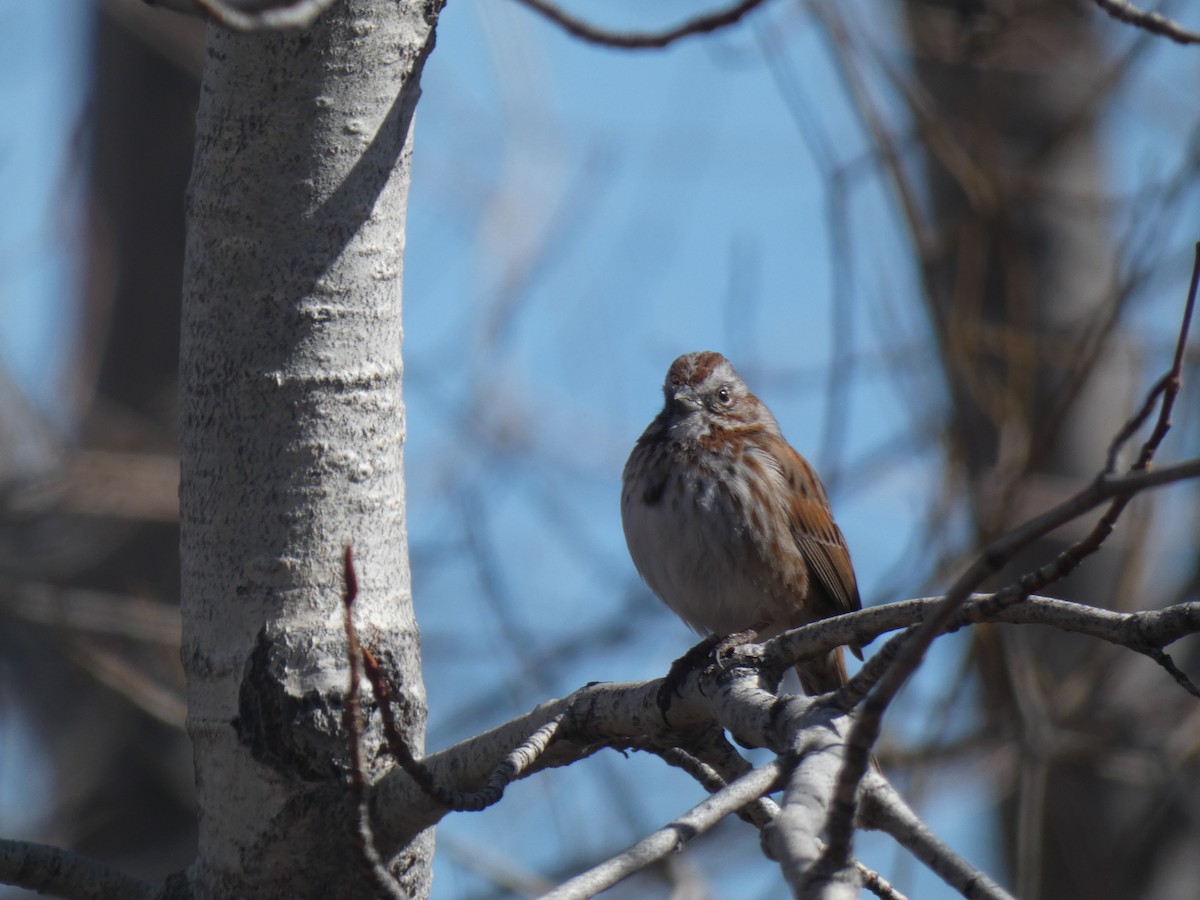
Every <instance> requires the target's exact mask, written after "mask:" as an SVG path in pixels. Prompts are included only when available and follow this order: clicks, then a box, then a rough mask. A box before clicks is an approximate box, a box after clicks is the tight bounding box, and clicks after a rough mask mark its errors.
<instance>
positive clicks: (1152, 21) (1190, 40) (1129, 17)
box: [1095, 0, 1200, 44]
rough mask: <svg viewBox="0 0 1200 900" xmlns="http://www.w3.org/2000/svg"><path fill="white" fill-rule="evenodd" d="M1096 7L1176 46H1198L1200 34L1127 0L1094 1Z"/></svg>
mask: <svg viewBox="0 0 1200 900" xmlns="http://www.w3.org/2000/svg"><path fill="white" fill-rule="evenodd" d="M1095 3H1096V5H1097V6H1099V7H1100V8H1101V9H1102V10H1104V11H1105V12H1106V13H1108V14H1109V15H1110V16H1112V17H1113V18H1114V19H1117V20H1118V21H1121V22H1125V23H1126V24H1128V25H1134V26H1136V27H1138V28H1142V29H1145V30H1146V31H1149V32H1150V33H1151V34H1158V35H1162V36H1163V37H1165V38H1170V39H1171V40H1173V41H1175V42H1176V43H1177V44H1200V33H1197V32H1195V31H1188V30H1187V29H1186V28H1184V27H1183V26H1182V25H1179V24H1178V23H1177V22H1172V21H1171V20H1170V19H1168V18H1167V17H1166V16H1163V15H1160V14H1159V13H1156V12H1150V11H1149V10H1145V9H1140V8H1138V7H1136V6H1134V5H1133V4H1132V3H1130V2H1128V0H1095Z"/></svg>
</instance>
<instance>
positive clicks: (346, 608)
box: [342, 545, 405, 900]
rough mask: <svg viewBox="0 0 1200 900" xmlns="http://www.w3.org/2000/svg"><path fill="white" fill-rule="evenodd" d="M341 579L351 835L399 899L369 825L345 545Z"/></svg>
mask: <svg viewBox="0 0 1200 900" xmlns="http://www.w3.org/2000/svg"><path fill="white" fill-rule="evenodd" d="M342 579H343V587H342V609H343V612H344V614H345V628H346V640H347V641H349V643H350V652H349V654H348V655H349V657H350V687H349V688H348V689H347V691H346V708H345V711H344V712H343V714H342V722H343V724H344V725H345V727H346V731H347V733H348V734H349V735H350V794H351V797H352V799H353V800H354V811H355V817H354V826H355V827H354V838H355V843H356V845H357V846H358V852H359V854H360V855H361V856H362V858H363V862H365V863H366V864H367V868H368V869H369V870H370V872H371V878H372V879H373V880H374V882H375V885H376V886H377V887H378V888H379V889H380V890H381V891H383V893H384V895H385V896H387V897H390V898H391V900H403V898H404V896H405V892H404V891H403V890H402V888H401V886H400V883H399V882H398V881H397V880H396V879H395V878H394V877H392V874H391V873H390V872H389V871H388V870H387V866H386V865H384V862H383V859H382V857H380V855H379V849H378V848H377V847H376V846H375V833H374V829H372V827H371V805H370V802H369V800H368V798H367V783H368V777H367V772H366V767H365V766H364V765H363V758H362V741H363V734H362V732H363V727H362V709H361V707H360V704H359V694H360V687H359V685H360V684H361V682H362V662H363V648H362V645H361V644H360V643H359V642H358V633H357V631H356V630H355V628H354V601H355V600H356V599H358V574H357V573H356V572H355V570H354V557H353V554H352V553H351V550H350V546H349V545H347V546H346V552H345V555H344V556H343V558H342Z"/></svg>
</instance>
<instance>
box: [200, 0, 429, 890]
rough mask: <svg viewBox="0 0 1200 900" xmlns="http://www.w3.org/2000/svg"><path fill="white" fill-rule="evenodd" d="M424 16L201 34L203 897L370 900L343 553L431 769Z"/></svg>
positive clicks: (422, 876)
mask: <svg viewBox="0 0 1200 900" xmlns="http://www.w3.org/2000/svg"><path fill="white" fill-rule="evenodd" d="M440 5H441V4H440V3H438V2H436V0H431V2H430V3H428V4H424V3H410V2H396V0H346V2H343V3H339V4H336V5H335V7H334V8H333V9H331V10H330V11H329V12H328V13H327V14H326V15H324V16H322V18H321V19H320V20H319V21H318V22H317V23H316V25H315V26H314V27H313V28H312V29H310V30H309V31H306V32H303V33H287V34H280V33H264V34H252V35H237V34H233V33H230V32H228V31H224V30H222V29H220V28H216V27H213V28H211V29H210V34H209V41H208V48H207V61H206V66H205V73H204V81H203V86H202V94H201V102H200V109H199V114H198V121H197V126H198V134H197V150H196V159H195V168H194V171H193V176H192V183H191V188H190V197H189V202H190V208H189V223H188V224H189V228H188V244H187V269H186V274H185V284H184V295H183V303H184V309H183V333H182V361H181V385H182V386H181V391H182V400H181V406H182V437H181V463H182V484H181V514H182V538H181V543H182V557H183V584H182V594H183V621H184V624H183V650H182V654H183V662H184V666H185V668H186V671H187V675H188V707H189V712H188V730H189V733H190V735H191V737H192V741H193V744H194V750H195V765H196V778H197V790H198V795H199V804H200V848H199V856H198V859H197V862H196V864H195V865H194V866H193V867H192V869H191V870H190V872H189V879H190V881H191V882H192V885H191V886H192V889H193V891H194V895H195V896H196V897H230V896H237V897H242V898H251V897H266V896H273V897H278V896H288V897H308V896H312V897H318V896H319V897H322V898H326V897H331V896H358V897H364V896H371V895H372V893H373V889H372V888H371V887H370V886H369V885H370V882H369V881H368V880H367V879H366V878H365V874H364V872H363V866H362V864H361V862H360V861H359V858H358V855H357V854H356V853H355V852H354V849H353V845H352V844H351V842H350V834H351V826H352V820H351V819H350V816H351V815H352V813H351V806H350V804H349V802H348V799H347V790H346V784H345V771H346V758H347V754H346V740H345V736H344V734H343V732H342V727H341V721H340V715H341V700H342V695H343V693H344V691H345V689H346V680H347V664H346V642H345V637H344V635H343V632H342V626H341V607H340V600H339V595H340V591H341V580H340V579H341V564H340V560H341V554H342V549H343V546H344V544H345V543H346V542H352V543H353V545H354V551H355V558H356V561H357V564H358V572H359V581H360V586H361V594H360V598H359V602H358V606H357V620H358V622H359V628H360V631H361V635H362V638H363V640H364V642H365V643H366V644H367V645H368V646H369V647H372V648H374V649H376V650H378V651H381V652H382V654H383V661H384V663H385V665H387V666H388V667H389V668H391V669H393V671H394V676H395V678H396V681H397V684H398V685H399V693H400V697H399V701H400V703H399V708H398V710H397V713H398V717H399V718H400V720H401V724H402V727H404V728H406V729H407V732H408V734H407V736H408V739H409V742H410V745H411V746H413V747H414V748H415V749H416V750H417V751H418V752H419V751H420V749H421V747H422V745H423V740H424V720H425V694H424V687H423V685H422V683H421V678H420V657H419V640H418V634H417V627H416V623H415V621H414V619H413V615H412V603H411V584H410V580H409V568H408V556H407V543H406V530H405V518H404V479H403V466H402V462H403V453H402V450H403V443H404V436H405V420H404V407H403V403H402V399H401V374H402V365H401V352H400V342H401V331H402V329H401V319H400V312H401V302H400V300H401V297H400V295H401V291H400V288H401V267H402V258H403V249H404V225H405V204H406V200H407V191H408V184H409V163H410V159H411V147H410V144H409V137H410V125H411V121H412V114H413V109H414V107H415V104H416V99H417V96H418V94H419V86H418V82H419V76H420V71H421V67H422V65H423V63H424V60H425V58H426V56H427V54H428V52H429V50H430V49H431V48H432V43H433V21H434V20H435V19H436V15H437V12H438V10H439V9H440ZM376 727H377V721H376V719H375V717H373V718H372V721H371V722H370V723H368V732H367V746H368V747H373V746H378V745H379V740H378V736H377V732H376V731H375V729H376ZM432 837H433V836H432V831H431V830H429V831H426V832H424V833H421V834H419V835H416V836H414V835H408V836H407V840H404V841H401V842H399V843H398V844H397V845H396V846H395V847H392V848H389V849H393V850H395V851H396V852H398V853H399V854H400V859H399V860H398V862H399V866H398V868H399V870H400V871H401V872H402V876H401V878H402V883H403V887H404V889H405V890H406V891H408V892H409V894H410V895H412V896H423V895H424V894H426V893H427V892H428V884H429V858H430V856H431V854H432Z"/></svg>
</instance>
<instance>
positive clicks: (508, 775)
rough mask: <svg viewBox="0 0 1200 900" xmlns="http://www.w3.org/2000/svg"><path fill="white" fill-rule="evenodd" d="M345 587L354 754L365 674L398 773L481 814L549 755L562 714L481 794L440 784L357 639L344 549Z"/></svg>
mask: <svg viewBox="0 0 1200 900" xmlns="http://www.w3.org/2000/svg"><path fill="white" fill-rule="evenodd" d="M345 584H346V587H345V593H344V595H343V600H344V604H345V608H346V637H347V638H348V639H349V641H350V676H351V684H350V692H349V694H348V695H347V702H346V717H347V730H350V731H351V733H352V737H354V738H355V739H354V743H353V744H352V747H351V751H352V754H354V753H357V752H358V750H357V747H358V743H359V741H360V740H361V734H358V735H357V736H355V735H354V731H353V729H358V730H359V732H361V724H360V722H359V719H358V715H359V714H358V706H359V700H358V683H359V678H360V677H361V675H360V672H361V673H362V674H365V675H366V678H367V681H369V682H370V684H371V689H372V691H374V693H375V699H376V701H377V702H378V704H379V717H380V721H381V723H382V724H383V732H384V737H385V739H386V740H387V745H388V749H389V750H390V751H391V754H392V756H393V757H395V759H396V762H397V763H399V765H400V768H402V769H403V770H404V771H405V772H406V773H407V774H408V776H409V777H410V778H412V779H413V781H415V782H416V783H417V785H418V786H419V787H420V788H421V790H423V791H424V792H425V793H426V794H428V795H429V796H430V797H432V798H433V799H434V800H436V801H437V802H438V803H440V804H441V805H442V806H445V807H448V808H450V809H453V810H458V811H460V812H478V811H479V810H482V809H486V808H487V807H489V806H492V805H493V804H495V803H497V802H499V800H500V798H501V797H503V796H504V790H505V788H507V787H508V785H510V784H512V782H514V781H516V780H517V779H519V778H521V777H522V776H523V775H525V774H526V773H527V772H528V771H529V769H530V767H531V766H532V765H533V764H534V763H535V762H537V760H538V759H539V758H540V757H541V756H542V754H543V753H545V752H546V748H547V747H549V746H550V743H551V742H552V741H553V740H554V737H555V735H556V734H557V733H558V728H559V725H560V724H561V723H562V720H563V714H562V713H560V714H559V715H557V716H555V717H553V718H551V719H550V720H549V721H547V722H544V723H543V724H542V725H541V726H540V727H538V728H537V729H536V730H535V731H534V732H533V733H532V734H531V735H529V737H527V738H526V739H525V740H524V741H522V742H521V743H520V744H519V745H517V746H516V747H514V748H513V749H512V750H510V751H509V753H508V754H507V755H506V756H505V757H504V759H502V760H501V761H500V763H499V765H497V766H496V768H495V770H494V771H493V772H492V774H491V776H490V777H489V779H488V782H487V784H486V785H485V786H484V787H483V788H482V789H480V790H478V791H461V790H454V789H452V788H448V787H446V786H444V785H441V784H438V783H437V781H436V779H435V778H434V776H433V773H432V772H431V771H430V770H429V767H428V766H426V765H424V764H423V763H422V762H421V761H420V760H418V759H417V758H416V757H415V756H414V755H413V752H412V750H410V749H409V747H408V744H407V743H406V742H405V740H404V736H403V734H401V732H400V727H399V726H398V725H397V723H396V716H395V713H394V712H393V711H392V704H391V695H392V692H391V689H390V687H389V686H388V682H387V678H386V676H385V675H384V672H383V668H382V667H381V666H380V665H379V661H378V660H377V659H376V658H375V655H374V654H372V653H371V651H370V650H368V649H366V648H365V647H363V646H362V645H361V644H360V643H359V640H358V634H357V632H356V631H355V628H354V621H353V617H352V616H351V609H352V606H353V603H354V598H355V597H356V596H357V594H358V582H357V575H356V574H355V571H354V563H353V560H352V559H351V555H350V548H349V547H347V548H346V557H345ZM352 707H353V710H354V715H353V718H351V717H350V715H351V708H352ZM358 770H359V764H358V760H357V758H355V759H354V766H353V772H357V771H358ZM353 772H352V774H353ZM354 780H355V781H358V782H362V781H363V780H364V779H363V777H362V775H361V773H360V774H359V775H358V776H356V777H355V778H354ZM356 789H357V788H356ZM364 798H365V789H364V790H363V791H362V797H360V800H361V799H364ZM361 825H363V826H365V825H367V823H365V822H364V823H361Z"/></svg>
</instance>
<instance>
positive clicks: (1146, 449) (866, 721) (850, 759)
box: [820, 245, 1200, 871]
mask: <svg viewBox="0 0 1200 900" xmlns="http://www.w3.org/2000/svg"><path fill="white" fill-rule="evenodd" d="M1198 273H1200V245H1198V246H1197V262H1196V266H1195V268H1194V269H1193V278H1192V288H1191V290H1190V291H1189V293H1188V299H1187V302H1186V303H1185V305H1184V314H1183V318H1182V321H1181V323H1180V328H1179V339H1178V343H1177V345H1176V355H1175V359H1174V360H1173V362H1172V367H1171V371H1170V373H1169V375H1170V376H1173V377H1170V378H1168V381H1167V384H1166V385H1165V386H1164V388H1163V390H1162V393H1161V398H1162V405H1161V407H1160V414H1159V418H1158V422H1157V423H1156V425H1155V428H1154V430H1153V432H1152V433H1151V435H1150V437H1149V438H1148V439H1147V440H1146V442H1145V443H1144V444H1143V445H1142V451H1141V453H1139V455H1138V459H1137V461H1136V462H1135V463H1134V465H1133V466H1132V467H1131V474H1129V475H1127V476H1125V477H1124V478H1121V479H1113V478H1111V477H1109V476H1108V473H1105V472H1102V473H1101V474H1100V476H1099V477H1098V478H1097V480H1096V481H1095V482H1094V483H1093V484H1092V485H1091V486H1090V487H1089V488H1087V489H1085V490H1084V491H1081V492H1080V493H1079V494H1076V496H1075V497H1074V498H1071V499H1070V500H1068V501H1067V502H1066V503H1064V504H1060V505H1059V506H1058V507H1056V508H1055V509H1054V510H1051V512H1052V513H1055V516H1049V514H1044V515H1043V516H1039V517H1037V518H1036V519H1034V520H1033V521H1032V522H1029V523H1026V525H1024V526H1022V527H1021V528H1017V529H1014V530H1013V531H1011V532H1009V533H1008V534H1007V535H1005V536H1004V537H1002V538H1001V539H1000V540H998V541H995V542H994V543H993V544H992V545H991V546H990V547H988V548H987V550H985V551H984V553H983V554H982V555H981V556H980V557H979V559H978V560H977V561H976V562H975V564H974V565H972V566H971V567H970V568H969V569H968V570H967V571H966V572H965V573H963V575H962V576H960V577H959V578H958V580H957V581H956V582H955V583H954V585H953V586H951V588H950V590H949V591H947V593H946V599H945V600H944V601H943V604H942V606H941V607H940V608H939V609H938V610H937V611H936V612H935V613H934V615H933V616H932V617H931V618H930V619H928V620H926V621H925V622H924V623H923V624H921V625H920V626H917V627H915V628H914V629H913V630H912V631H911V632H909V633H907V634H906V635H902V636H901V638H902V640H901V641H898V642H897V646H896V649H895V651H894V652H895V660H894V661H893V662H892V664H891V665H890V666H889V667H888V668H887V670H886V671H885V672H883V674H882V675H881V676H880V678H879V681H878V683H877V684H876V685H875V687H874V689H873V690H872V691H871V693H870V694H868V695H867V696H866V698H865V699H864V701H863V703H862V705H861V709H860V715H859V718H858V720H857V722H855V724H854V727H853V728H852V729H851V733H850V738H849V740H848V741H847V745H846V752H845V761H844V763H843V766H842V770H841V772H840V773H839V776H838V788H837V792H836V794H835V797H834V808H835V809H836V810H839V814H837V815H832V816H831V817H830V823H829V847H828V848H827V850H826V853H825V854H824V855H823V857H822V860H821V863H820V866H821V868H822V869H823V870H825V871H837V870H839V869H841V868H844V867H845V865H846V864H847V862H848V861H849V859H850V853H851V848H852V846H853V838H854V817H853V811H854V808H855V806H854V804H855V802H856V797H857V794H858V785H859V782H860V781H861V780H862V777H863V775H864V774H865V773H866V771H867V766H868V762H869V759H870V753H871V748H872V747H873V746H874V744H875V741H876V740H877V738H878V736H879V731H880V727H881V724H882V720H883V714H884V712H885V711H886V710H887V709H888V707H889V706H890V705H891V702H892V700H893V699H894V698H895V696H896V694H897V693H898V692H899V690H900V688H901V687H902V686H903V685H904V684H905V683H906V682H907V681H908V678H909V676H910V675H911V674H912V673H913V672H914V671H915V670H916V668H917V667H918V666H919V665H920V664H921V661H922V660H923V659H924V656H925V651H926V650H927V649H928V648H929V645H930V644H931V643H932V642H933V640H934V639H935V638H936V637H937V636H938V634H940V633H941V632H942V630H943V629H944V628H945V627H946V625H947V624H948V622H949V621H950V620H951V619H952V618H953V616H954V614H955V612H956V611H957V610H958V609H959V608H960V607H961V606H962V605H963V604H964V603H965V602H966V601H967V599H968V597H969V596H970V593H971V591H972V590H973V589H974V588H976V587H978V585H979V584H980V583H981V582H982V581H983V580H984V579H985V578H986V577H988V575H990V574H991V573H992V572H997V571H999V570H1000V569H1002V568H1003V567H1004V566H1005V565H1006V564H1007V563H1008V562H1009V561H1011V560H1012V558H1013V557H1014V555H1015V554H1016V552H1017V551H1018V550H1020V549H1022V548H1024V547H1026V546H1028V545H1029V544H1030V543H1032V542H1033V541H1034V540H1036V539H1037V538H1038V537H1041V535H1042V533H1045V532H1044V531H1039V529H1040V528H1041V527H1042V526H1044V525H1046V524H1048V523H1049V522H1051V521H1054V519H1055V518H1056V516H1058V515H1063V514H1066V513H1069V512H1071V511H1072V508H1073V505H1074V503H1075V502H1083V500H1082V498H1086V497H1087V496H1088V495H1089V494H1090V493H1092V492H1097V493H1103V489H1104V487H1105V485H1112V484H1113V482H1127V483H1128V482H1137V483H1143V482H1140V481H1139V480H1140V479H1149V478H1150V477H1151V476H1154V475H1161V474H1163V472H1164V471H1166V470H1160V471H1159V472H1151V471H1149V466H1150V463H1151V461H1152V460H1153V458H1154V454H1155V453H1156V452H1157V450H1158V448H1159V446H1160V444H1161V442H1162V440H1163V438H1164V437H1165V436H1166V434H1167V431H1168V430H1169V429H1170V425H1171V411H1172V409H1173V407H1174V403H1175V398H1176V396H1177V394H1178V390H1179V380H1180V379H1181V377H1182V371H1181V370H1182V362H1183V347H1184V345H1185V344H1186V342H1187V337H1188V331H1189V328H1190V325H1191V318H1192V308H1193V306H1194V303H1195V297H1196V290H1195V288H1196V283H1197V280H1198V278H1200V274H1198ZM1193 462H1195V461H1193ZM1172 468H1176V469H1178V468H1179V467H1178V466H1176V467H1172ZM1196 469H1197V473H1198V474H1200V466H1196ZM1135 493H1137V491H1136V490H1134V491H1128V490H1126V491H1121V492H1118V493H1116V494H1114V495H1111V496H1112V497H1113V500H1112V503H1111V504H1110V505H1109V508H1108V510H1106V512H1105V514H1104V516H1102V517H1101V519H1100V521H1099V522H1097V524H1096V526H1095V528H1093V530H1092V532H1091V533H1090V534H1089V535H1088V536H1087V538H1085V539H1084V540H1083V541H1080V542H1078V543H1076V544H1074V545H1073V546H1072V547H1070V548H1069V549H1068V550H1067V551H1066V552H1065V553H1063V554H1060V555H1059V557H1058V558H1057V559H1055V560H1054V562H1052V563H1050V564H1049V565H1047V566H1044V567H1043V568H1042V569H1039V570H1038V571H1037V572H1034V573H1031V574H1030V575H1027V576H1024V577H1023V578H1021V579H1020V581H1019V582H1018V584H1017V586H1016V588H1015V589H1013V590H1011V591H1008V592H1001V594H998V595H997V598H1001V597H1002V599H996V602H997V603H998V604H999V603H1004V604H1011V603H1019V602H1020V601H1021V600H1023V599H1024V598H1025V597H1027V596H1029V595H1030V594H1032V593H1033V591H1034V590H1036V589H1037V587H1039V586H1041V585H1044V584H1046V583H1049V581H1051V580H1054V578H1056V577H1061V576H1062V574H1064V573H1065V572H1068V571H1070V570H1071V569H1072V568H1074V567H1075V566H1077V565H1078V564H1079V562H1081V561H1082V559H1083V558H1084V557H1086V556H1087V555H1088V554H1090V553H1094V552H1095V551H1096V550H1097V549H1098V548H1099V547H1100V545H1101V544H1102V543H1103V542H1104V540H1105V538H1107V536H1108V535H1109V534H1110V533H1111V532H1112V528H1113V525H1114V524H1115V523H1116V520H1117V517H1118V516H1119V515H1120V513H1121V511H1122V510H1123V509H1124V508H1125V506H1126V505H1127V504H1128V502H1129V500H1130V499H1131V498H1132V497H1133V495H1134V494H1135ZM1096 502H1097V503H1098V502H1100V501H1099V500H1097V501H1096ZM1093 505H1095V503H1090V504H1089V505H1088V507H1087V508H1091V506H1093ZM1078 514H1079V513H1078V512H1075V513H1074V515H1071V516H1070V518H1074V517H1075V515H1078ZM1048 516H1049V518H1048ZM1039 523H1040V524H1039ZM1035 525H1037V526H1038V527H1033V526H1035ZM1055 527H1056V526H1055ZM893 641H896V639H893ZM893 641H889V643H893ZM1176 671H1178V670H1176Z"/></svg>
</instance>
